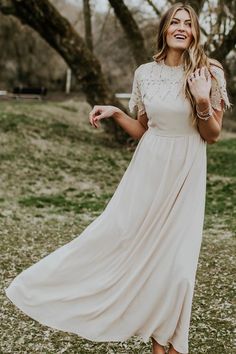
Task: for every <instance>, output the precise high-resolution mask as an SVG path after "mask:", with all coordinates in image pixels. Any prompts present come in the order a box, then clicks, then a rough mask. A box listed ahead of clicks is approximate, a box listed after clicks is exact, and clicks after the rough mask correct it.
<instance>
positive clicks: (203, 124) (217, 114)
mask: <svg viewBox="0 0 236 354" xmlns="http://www.w3.org/2000/svg"><path fill="white" fill-rule="evenodd" d="M210 106H211V103H210V99H203V100H199V101H197V107H198V109H199V110H200V111H204V110H206V109H207V108H208V107H210ZM221 107H222V110H221V111H218V110H215V109H213V116H212V117H211V118H209V119H208V120H202V119H199V118H198V119H197V125H198V129H199V133H200V135H201V137H202V138H203V139H204V140H206V142H207V143H208V144H213V143H215V142H216V141H217V140H218V138H219V136H220V131H221V128H222V118H223V106H222V103H221Z"/></svg>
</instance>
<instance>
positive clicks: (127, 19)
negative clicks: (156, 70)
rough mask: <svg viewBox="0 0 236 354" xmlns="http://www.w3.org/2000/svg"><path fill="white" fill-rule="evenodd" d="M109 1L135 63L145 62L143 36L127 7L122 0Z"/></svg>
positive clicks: (145, 54)
mask: <svg viewBox="0 0 236 354" xmlns="http://www.w3.org/2000/svg"><path fill="white" fill-rule="evenodd" d="M109 2H110V4H111V6H112V7H113V9H114V12H115V14H116V16H117V18H118V19H119V21H120V23H121V26H122V28H123V30H124V32H125V34H126V36H127V39H128V41H129V43H130V48H131V50H132V53H133V57H134V59H135V61H136V63H137V65H140V64H143V63H145V62H147V61H148V54H147V51H146V48H145V44H144V39H143V36H142V34H141V32H140V30H139V28H138V25H137V23H136V22H135V20H134V18H133V16H132V14H131V13H130V11H129V9H128V7H127V6H126V5H125V3H124V2H123V0H109Z"/></svg>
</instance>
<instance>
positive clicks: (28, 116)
mask: <svg viewBox="0 0 236 354" xmlns="http://www.w3.org/2000/svg"><path fill="white" fill-rule="evenodd" d="M89 111H90V107H89V106H88V105H87V104H85V103H84V102H76V101H68V102H57V103H55V102H54V103H50V102H48V103H24V102H14V103H11V104H9V102H4V103H1V111H0V144H1V151H0V164H1V175H0V178H1V190H0V232H1V295H0V296H1V302H2V304H3V306H2V314H1V332H2V333H1V350H0V352H1V353H4V354H5V353H14V354H15V353H17V354H18V353H19V354H21V353H22V354H25V353H29V354H32V353H50V354H54V353H70V354H71V353H81V354H83V353H96V354H104V353H109V354H111V353H115V354H118V353H125V354H128V353H130V354H131V353H132V354H133V353H134V354H135V353H136V354H138V353H140V354H141V353H142V354H148V353H150V348H151V343H150V344H148V345H145V344H144V343H141V342H140V340H139V339H137V338H136V337H133V338H131V339H130V340H128V341H127V342H124V343H114V342H113V343H93V342H90V341H87V340H85V339H82V338H79V337H77V336H76V335H72V334H68V333H63V332H59V331H53V330H51V329H49V328H46V327H43V326H41V325H39V324H38V323H36V322H34V321H32V320H31V319H29V318H28V317H26V316H24V315H23V314H22V313H20V312H19V311H18V310H17V309H16V308H15V307H14V306H13V305H11V303H10V302H9V301H8V299H7V298H6V297H5V295H4V291H3V289H4V288H5V287H6V286H7V285H8V284H9V282H10V281H11V279H12V278H13V277H15V276H16V275H17V274H18V273H19V272H20V271H22V270H23V269H25V268H26V267H28V266H30V265H31V264H32V263H34V262H36V261H38V260H39V259H41V258H42V257H43V256H45V255H46V254H48V253H49V252H51V251H53V250H54V249H56V248H58V247H59V246H61V245H63V244H65V243H66V242H69V241H70V240H71V239H73V238H74V237H75V235H78V234H79V233H80V232H81V231H82V230H83V229H84V228H85V227H86V225H88V224H89V223H90V222H91V221H92V220H93V219H94V218H96V216H98V215H99V214H100V213H101V212H102V210H103V209H104V207H105V205H106V203H107V202H108V201H109V199H110V198H111V196H112V194H113V192H114V191H115V188H116V187H117V185H118V183H119V181H120V179H121V177H122V175H123V173H124V171H125V169H126V167H127V166H128V164H129V161H130V159H131V157H132V154H133V152H134V149H135V147H134V146H120V145H118V144H117V143H116V142H114V141H113V139H112V138H111V137H109V136H108V135H107V134H106V133H105V132H104V131H103V130H102V129H101V130H95V129H93V128H92V127H91V126H90V125H89V123H88V113H89ZM235 160H236V136H235V134H227V133H226V132H223V133H222V139H221V140H220V141H219V142H218V143H217V144H214V145H208V179H207V203H206V218H205V227H204V239H203V244H202V250H201V256H200V263H199V268H198V273H197V282H196V291H195V297H194V304H193V314H192V323H191V334H190V353H191V354H200V353H209V354H212V353H214V354H223V353H225V354H226V353H227V354H230V353H233V349H232V348H233V343H232V341H233V338H232V334H231V333H232V332H233V315H232V299H233V287H232V283H233V273H234V272H233V269H232V257H233V255H232V247H233V235H234V234H235V230H236V207H235V205H236V195H235V193H234V192H235V190H236V166H235V163H234V164H233V162H235Z"/></svg>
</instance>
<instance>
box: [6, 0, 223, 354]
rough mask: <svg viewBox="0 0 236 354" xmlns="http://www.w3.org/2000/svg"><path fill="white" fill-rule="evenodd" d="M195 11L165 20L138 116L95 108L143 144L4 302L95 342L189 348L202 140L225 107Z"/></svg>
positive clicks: (133, 102) (145, 74)
mask: <svg viewBox="0 0 236 354" xmlns="http://www.w3.org/2000/svg"><path fill="white" fill-rule="evenodd" d="M199 40H200V32H199V24H198V19H197V16H196V13H195V12H194V10H193V9H192V7H190V6H186V5H182V4H176V5H174V6H172V7H171V8H170V9H169V10H168V11H167V12H166V13H165V14H164V16H163V17H162V19H161V22H160V29H159V34H158V51H157V54H156V55H155V56H154V61H153V62H150V63H146V64H143V65H141V66H139V67H138V68H137V69H136V71H135V76H134V83H133V90H132V96H131V99H130V102H129V107H130V110H131V111H132V110H133V109H134V108H135V107H137V108H138V119H137V120H134V119H132V118H131V117H129V116H128V115H126V114H125V113H124V112H123V111H121V110H120V109H118V108H117V107H114V106H95V107H94V108H93V110H92V111H91V113H90V123H91V125H92V126H94V127H98V126H99V121H100V120H101V119H104V118H108V117H113V119H114V120H115V121H116V122H117V123H118V124H119V125H120V126H121V127H122V128H123V129H124V130H125V131H126V132H128V133H129V134H130V135H131V136H132V137H134V138H137V139H140V141H139V143H138V146H137V148H136V150H135V153H134V155H133V157H132V160H131V162H130V164H129V166H128V168H127V170H126V172H125V174H124V176H123V178H122V180H121V182H120V184H119V185H118V187H117V189H116V191H115V193H114V195H113V197H112V198H111V200H110V201H109V203H108V204H107V206H106V208H105V210H104V211H103V213H102V214H101V215H100V216H99V217H98V218H97V219H95V220H94V221H93V222H92V223H91V224H90V225H89V226H88V227H87V228H86V229H85V230H84V231H83V232H82V234H80V235H79V236H78V237H76V238H75V239H74V240H73V241H71V242H70V243H68V244H66V245H64V246H63V247H61V248H59V249H58V250H56V251H54V252H53V253H51V254H50V255H48V256H47V257H45V258H43V259H42V260H40V261H39V262H38V263H36V264H34V265H33V266H31V267H30V268H28V269H27V270H25V271H24V272H22V273H21V274H20V275H18V276H17V277H16V278H15V279H14V281H13V282H12V283H11V284H10V286H9V287H8V289H7V290H6V293H7V296H8V297H9V298H10V299H11V300H12V301H13V303H15V304H16V305H17V306H18V307H19V308H20V309H22V310H23V311H24V312H25V313H26V314H28V315H29V316H30V317H32V318H34V319H36V320H38V321H39V322H41V323H42V324H45V325H48V326H51V327H53V328H57V329H61V330H64V331H69V332H73V333H77V334H78V335H80V336H83V337H85V338H87V339H90V340H93V341H124V340H126V339H128V338H129V337H131V336H133V335H137V336H139V337H140V338H142V339H143V341H145V342H148V340H149V338H150V337H151V338H152V344H153V354H162V353H165V346H166V345H168V344H170V348H169V354H174V353H188V332H189V324H190V314H191V306H192V297H193V289H194V282H195V274H196V268H197V261H198V256H199V250H200V245H201V238H202V228H203V220H204V208H205V184H206V145H207V143H213V142H215V141H217V139H218V137H219V134H220V130H221V125H222V116H223V110H224V108H225V107H229V106H230V104H229V101H228V98H227V93H226V88H225V87H226V86H225V79H224V73H223V69H222V67H221V65H220V64H219V63H218V62H216V61H214V60H210V59H209V58H207V56H206V55H205V53H204V51H203V50H202V48H201V46H200V44H199Z"/></svg>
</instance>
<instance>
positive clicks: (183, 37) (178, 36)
mask: <svg viewBox="0 0 236 354" xmlns="http://www.w3.org/2000/svg"><path fill="white" fill-rule="evenodd" d="M175 38H177V39H185V38H186V37H185V36H181V35H177V36H175Z"/></svg>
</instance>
